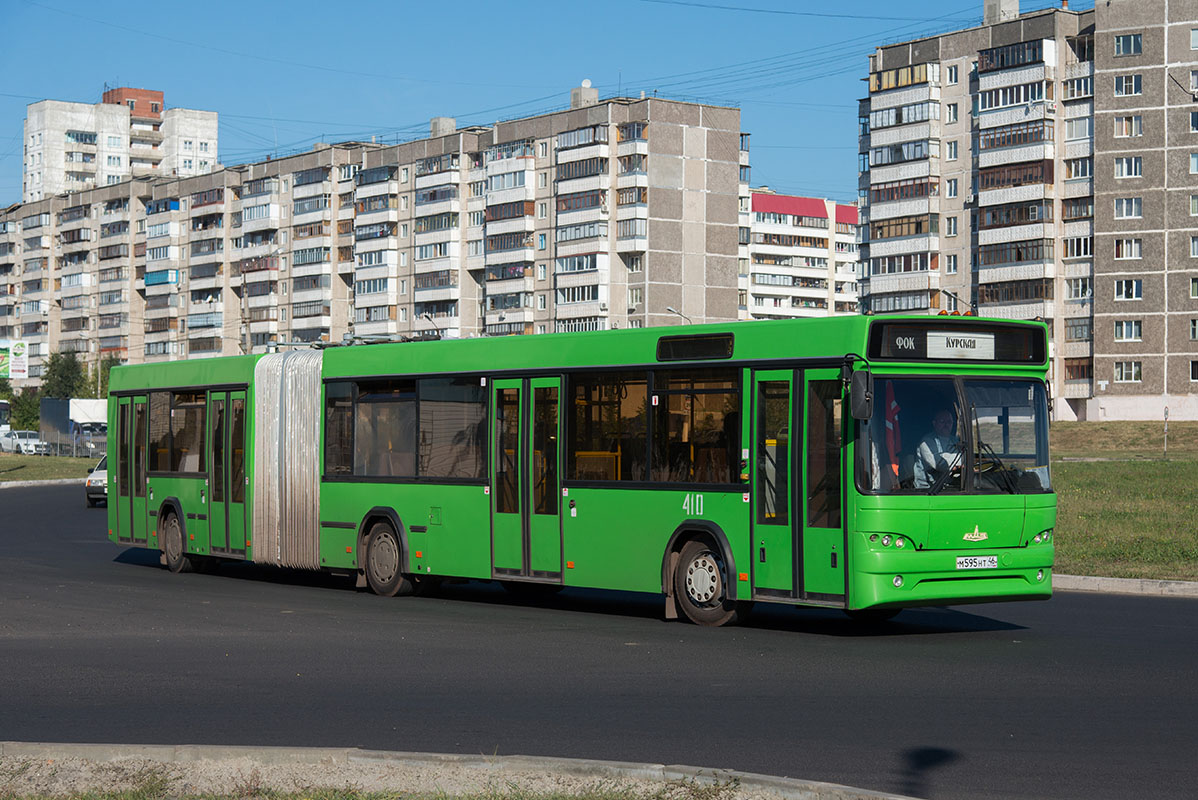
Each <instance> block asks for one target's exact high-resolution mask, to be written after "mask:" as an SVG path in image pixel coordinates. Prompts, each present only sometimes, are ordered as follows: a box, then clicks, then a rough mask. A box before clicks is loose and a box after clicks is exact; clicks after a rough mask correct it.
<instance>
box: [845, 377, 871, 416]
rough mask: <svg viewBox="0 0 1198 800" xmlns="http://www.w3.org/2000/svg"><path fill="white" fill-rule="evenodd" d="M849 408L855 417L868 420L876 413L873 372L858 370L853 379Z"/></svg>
mask: <svg viewBox="0 0 1198 800" xmlns="http://www.w3.org/2000/svg"><path fill="white" fill-rule="evenodd" d="M850 386H851V390H850V391H851V393H850V395H849V408H850V410H851V411H852V414H853V419H860V420H868V419H870V418H871V417H873V415H874V376H873V373H872V372H866V371H857V372H854V373H853V377H852V379H851V384H850Z"/></svg>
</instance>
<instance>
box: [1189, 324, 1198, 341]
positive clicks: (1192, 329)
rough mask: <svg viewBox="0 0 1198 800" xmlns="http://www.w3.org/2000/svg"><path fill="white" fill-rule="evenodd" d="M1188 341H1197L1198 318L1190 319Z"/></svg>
mask: <svg viewBox="0 0 1198 800" xmlns="http://www.w3.org/2000/svg"><path fill="white" fill-rule="evenodd" d="M1190 341H1191V342H1198V319H1192V320H1190Z"/></svg>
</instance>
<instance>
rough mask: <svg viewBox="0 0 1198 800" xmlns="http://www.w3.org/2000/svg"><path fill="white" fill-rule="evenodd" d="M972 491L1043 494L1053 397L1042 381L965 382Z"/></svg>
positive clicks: (1049, 484)
mask: <svg viewBox="0 0 1198 800" xmlns="http://www.w3.org/2000/svg"><path fill="white" fill-rule="evenodd" d="M965 400H966V402H967V403H968V404H969V416H968V422H969V432H970V434H971V438H972V444H971V446H970V450H971V453H972V455H973V458H972V464H973V467H972V470H973V475H972V482H973V487H974V489H976V490H977V491H979V492H1010V493H1012V494H1015V493H1019V492H1041V491H1049V490H1050V489H1051V488H1052V485H1051V483H1050V481H1049V478H1048V399H1047V393H1046V392H1045V390H1044V384H1042V383H1040V382H1038V381H1004V380H969V381H965Z"/></svg>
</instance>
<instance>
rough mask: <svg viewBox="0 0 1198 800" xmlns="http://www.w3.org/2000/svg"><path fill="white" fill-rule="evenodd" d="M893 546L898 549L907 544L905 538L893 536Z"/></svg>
mask: <svg viewBox="0 0 1198 800" xmlns="http://www.w3.org/2000/svg"><path fill="white" fill-rule="evenodd" d="M894 546H895V547H897V548H899V549H900V550H901V549H902V548H904V547H906V546H907V540H906V539H904V538H903V537H901V536H896V537H894Z"/></svg>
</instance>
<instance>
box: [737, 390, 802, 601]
mask: <svg viewBox="0 0 1198 800" xmlns="http://www.w3.org/2000/svg"><path fill="white" fill-rule="evenodd" d="M794 375H795V373H794V372H793V371H791V370H758V371H756V372H755V373H754V376H753V428H752V430H753V433H752V437H753V439H752V441H753V451H752V459H753V483H752V492H753V497H752V500H753V502H752V506H751V508H752V512H751V513H752V515H753V518H752V521H751V522H750V526H749V527H750V530H751V531H752V532H753V536H752V548H751V550H752V553H753V559H752V560H753V589H754V591H755V592H757V593H758V594H761V595H764V596H775V597H777V596H785V597H792V596H794V591H795V588H796V587H795V576H796V570H795V555H796V547H795V543H796V542H795V540H796V537H795V520H794V517H795V515H794V514H793V513H792V509H794V508H795V507H796V505H795V503H794V501H793V497H794V489H795V485H796V482H797V478H798V476H797V474H796V470H795V469H794V466H795V458H794V453H795V448H796V447H797V446H798V445H799V444H800V443H801V442H802V438H801V437H796V436H794V435H793V433H794V432H795V426H794V405H793V403H792V401H791V391H790V389H791V383H792V379H793V378H794Z"/></svg>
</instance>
